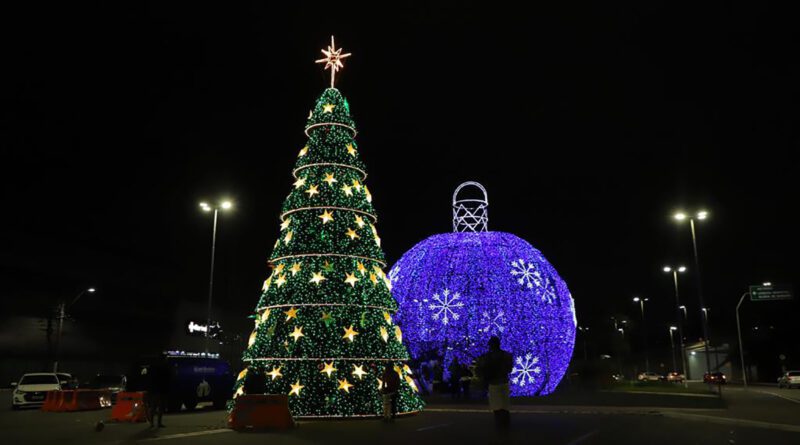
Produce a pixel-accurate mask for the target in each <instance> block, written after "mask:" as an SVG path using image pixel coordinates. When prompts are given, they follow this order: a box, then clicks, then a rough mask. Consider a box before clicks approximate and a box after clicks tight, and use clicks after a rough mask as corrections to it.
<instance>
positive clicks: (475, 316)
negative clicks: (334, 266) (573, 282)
mask: <svg viewBox="0 0 800 445" xmlns="http://www.w3.org/2000/svg"><path fill="white" fill-rule="evenodd" d="M389 278H390V279H391V281H392V294H393V295H394V297H395V299H397V302H398V303H399V309H398V312H397V314H396V316H395V317H396V320H397V323H398V325H400V326H401V328H402V330H403V339H404V340H405V342H406V343H407V344H408V346H409V349H410V352H411V355H412V356H413V357H414V358H415V359H418V360H425V359H428V358H433V357H439V358H442V359H443V362H444V363H443V368H444V369H445V370H447V369H449V366H450V364H451V363H453V362H454V361H458V363H459V364H461V365H467V366H468V365H470V364H471V363H472V362H473V361H474V360H475V359H476V358H478V357H479V356H480V355H481V354H483V353H484V352H486V351H487V350H488V346H487V342H488V340H489V338H490V337H492V336H495V335H496V336H498V337H499V338H500V342H501V347H502V348H503V349H505V350H506V351H508V352H510V353H511V354H512V355H513V357H514V368H513V371H512V372H511V374H510V375H509V381H510V382H509V383H510V384H511V395H512V396H537V395H545V394H549V393H551V392H553V390H555V388H556V386H558V383H559V382H560V381H561V378H562V377H563V376H564V373H565V372H566V371H567V367H568V365H569V362H570V358H571V357H572V350H573V346H574V343H575V330H576V325H577V321H576V318H575V304H574V301H573V299H572V295H571V294H570V292H569V289H567V284H566V283H565V282H564V280H562V279H561V277H560V276H559V275H558V273H557V272H556V270H555V269H554V268H553V266H552V265H551V264H550V263H549V262H548V261H547V260H546V259H545V257H544V256H543V255H542V253H541V252H539V251H538V250H536V249H535V248H533V246H531V245H530V244H529V243H528V242H526V241H525V240H523V239H521V238H519V237H517V236H515V235H512V234H510V233H505V232H491V231H484V232H460V233H459V232H454V233H445V234H440V235H434V236H431V237H429V238H427V239H425V240H423V241H422V242H420V243H418V244H417V245H416V246H414V247H413V248H412V249H411V250H409V251H408V252H406V253H405V254H404V255H403V256H402V258H400V260H399V261H398V262H397V263H396V264H395V265H394V266H393V267H392V269H391V270H390V272H389Z"/></svg>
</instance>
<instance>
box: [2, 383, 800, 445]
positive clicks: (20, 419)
mask: <svg viewBox="0 0 800 445" xmlns="http://www.w3.org/2000/svg"><path fill="white" fill-rule="evenodd" d="M723 395H724V398H725V400H726V402H727V405H728V407H727V408H689V407H688V406H691V405H692V402H691V401H688V402H686V406H687V407H683V408H676V407H666V408H663V407H642V406H631V407H624V406H616V407H614V406H547V405H538V404H537V405H517V406H515V407H514V408H513V409H514V413H513V417H512V422H513V426H512V428H511V430H510V431H509V432H508V433H506V434H498V433H496V432H495V430H494V427H493V423H492V422H493V419H492V417H491V415H490V414H489V413H488V412H485V411H484V409H485V408H484V406H482V405H481V404H480V403H477V404H476V403H455V404H454V403H447V404H444V403H433V404H430V405H429V409H428V410H427V411H425V412H423V413H422V414H419V415H417V416H413V417H408V418H404V419H398V420H396V421H395V422H394V423H392V424H384V423H382V422H380V421H377V420H352V421H307V422H301V423H300V425H299V426H298V428H296V429H294V430H292V431H290V432H284V433H237V432H232V431H230V430H227V429H225V412H221V411H205V410H200V411H197V412H194V413H180V414H174V415H168V416H165V418H164V421H165V423H166V425H167V426H166V427H165V428H163V429H150V428H149V427H148V426H147V425H143V424H134V425H131V424H112V423H109V424H106V426H105V428H104V429H103V431H100V432H96V431H95V430H94V426H95V424H96V422H97V421H98V420H104V419H106V418H108V416H109V415H110V411H109V410H103V411H94V412H78V413H43V412H40V411H38V410H23V411H11V410H1V411H0V437H2V438H3V442H4V443H9V444H38V443H43V444H44V443H48V444H54V443H55V444H115V443H164V444H212V443H213V444H250V443H252V444H256V443H257V444H264V443H275V444H316V443H325V444H339V443H342V444H377V443H385V444H406V445H408V444H411V445H417V444H427V443H435V444H444V445H451V444H452V445H455V444H472V443H476V444H484V443H487V444H490V443H515V444H516V443H519V444H529V443H535V444H602V443H613V444H615V445H617V444H638V445H641V444H647V445H651V444H670V445H676V444H677V445H688V444H764V443H769V444H797V443H800V390H793V391H792V390H778V389H777V388H754V389H752V390H750V391H743V390H741V389H739V388H734V387H728V388H725V390H724V393H723ZM632 397H633V396H632Z"/></svg>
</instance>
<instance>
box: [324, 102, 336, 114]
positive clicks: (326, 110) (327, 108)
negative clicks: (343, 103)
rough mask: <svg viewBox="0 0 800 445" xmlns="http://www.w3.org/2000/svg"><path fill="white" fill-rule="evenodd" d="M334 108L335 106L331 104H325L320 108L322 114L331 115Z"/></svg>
mask: <svg viewBox="0 0 800 445" xmlns="http://www.w3.org/2000/svg"><path fill="white" fill-rule="evenodd" d="M334 108H336V105H333V104H325V105H323V106H322V112H323V113H333V109H334Z"/></svg>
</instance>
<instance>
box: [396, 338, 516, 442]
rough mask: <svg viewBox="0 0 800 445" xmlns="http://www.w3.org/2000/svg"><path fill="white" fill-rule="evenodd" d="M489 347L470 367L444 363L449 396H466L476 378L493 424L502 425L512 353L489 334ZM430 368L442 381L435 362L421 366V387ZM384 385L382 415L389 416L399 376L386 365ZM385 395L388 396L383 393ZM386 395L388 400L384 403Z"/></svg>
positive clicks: (505, 421)
mask: <svg viewBox="0 0 800 445" xmlns="http://www.w3.org/2000/svg"><path fill="white" fill-rule="evenodd" d="M488 346H489V351H488V352H487V353H485V354H483V355H481V356H480V357H479V358H478V359H477V360H476V361H475V363H474V365H473V366H472V367H468V366H465V365H463V364H460V363H459V362H458V361H457V360H454V361H453V362H452V363H451V364H450V366H449V367H448V369H447V370H448V372H449V374H450V378H449V386H450V393H451V395H452V397H453V398H460V397H461V396H462V394H463V396H464V397H466V398H469V396H470V386H471V385H472V384H473V382H476V383H477V384H478V385H479V386H480V387H481V388H482V389H485V390H486V391H487V393H488V397H489V409H490V410H491V411H492V412H493V413H494V418H495V425H496V426H497V427H498V428H500V429H504V428H507V427H508V426H509V425H510V423H511V413H510V411H509V408H510V405H511V390H510V387H509V383H508V375H509V374H510V373H511V371H512V369H513V367H514V363H513V357H512V355H511V354H510V353H509V352H507V351H504V350H502V349H501V348H500V338H498V337H496V336H495V337H492V338H490V339H489V345H488ZM431 371H432V372H433V376H432V381H434V382H435V381H442V380H443V378H442V374H443V370H442V369H441V366H439V365H438V363H437V364H435V365H434V366H433V369H431V368H430V367H429V366H423V367H421V372H420V379H421V382H420V383H421V385H420V386H422V387H423V388H430V389H428V391H432V389H433V385H430V386H429V385H428V381H429V380H428V379H429V378H430V377H431V376H430V373H431ZM381 379H382V381H383V382H384V387H383V388H382V392H383V394H384V419H390V418H392V417H393V416H394V413H396V398H397V390H398V389H399V385H400V379H399V377H398V376H397V375H396V373H395V372H393V371H392V369H391V368H390V367H387V368H386V371H385V372H384V375H383V376H382V378H381ZM387 382H390V383H387ZM387 395H388V396H387ZM387 397H388V399H389V400H390V401H391V403H390V404H387Z"/></svg>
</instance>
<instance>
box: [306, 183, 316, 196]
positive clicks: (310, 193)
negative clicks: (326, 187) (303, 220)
mask: <svg viewBox="0 0 800 445" xmlns="http://www.w3.org/2000/svg"><path fill="white" fill-rule="evenodd" d="M306 193H308V197H309V198H310V197H312V196H314V195H318V194H319V190H317V186H316V185H312V186H310V187H308V189H307V190H306Z"/></svg>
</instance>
